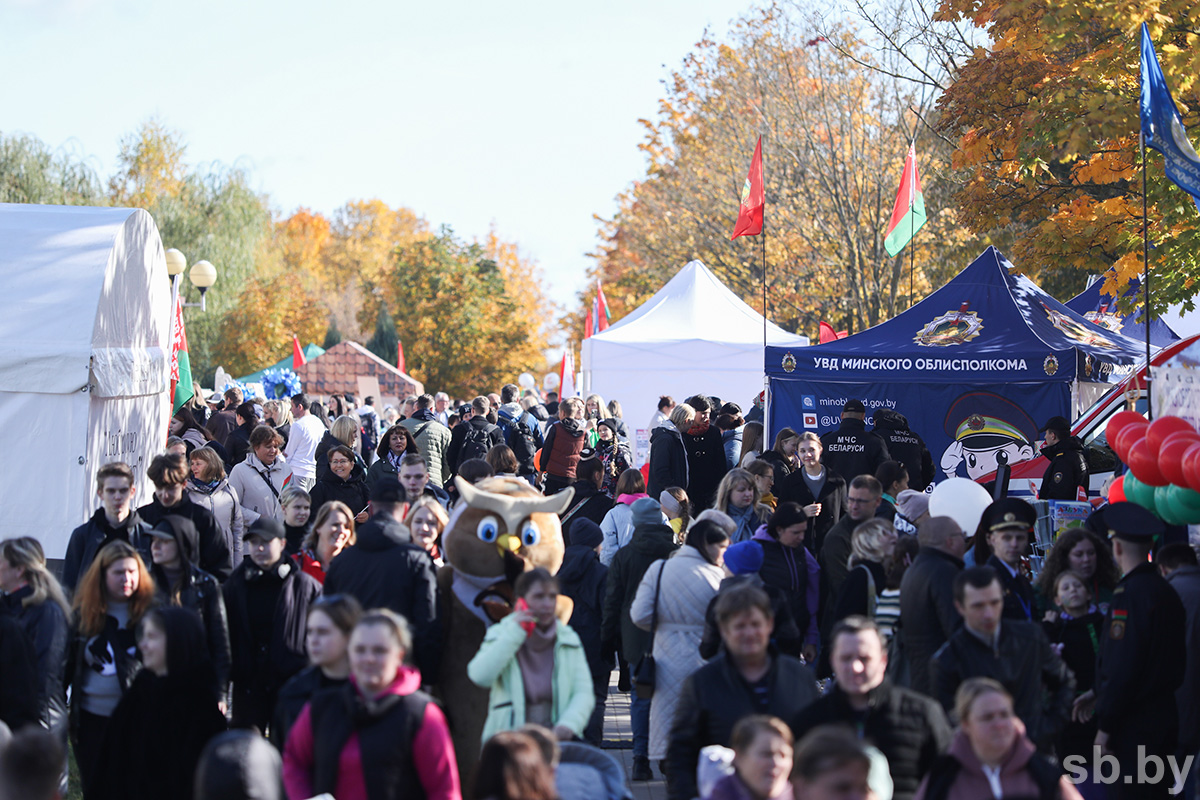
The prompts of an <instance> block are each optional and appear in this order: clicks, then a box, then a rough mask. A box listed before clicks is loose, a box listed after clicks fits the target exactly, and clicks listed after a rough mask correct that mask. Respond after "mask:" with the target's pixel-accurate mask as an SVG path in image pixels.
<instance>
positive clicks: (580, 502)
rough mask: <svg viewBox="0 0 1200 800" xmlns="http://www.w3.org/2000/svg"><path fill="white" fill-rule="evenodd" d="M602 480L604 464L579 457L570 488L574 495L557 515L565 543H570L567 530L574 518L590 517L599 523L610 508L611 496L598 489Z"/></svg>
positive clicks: (611, 504)
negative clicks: (565, 537) (565, 508)
mask: <svg viewBox="0 0 1200 800" xmlns="http://www.w3.org/2000/svg"><path fill="white" fill-rule="evenodd" d="M603 481H604V465H603V464H602V463H600V461H599V460H597V459H596V458H582V457H581V458H580V459H579V466H577V467H575V482H574V483H573V484H571V488H573V489H574V490H575V497H574V498H573V499H572V500H571V505H570V507H568V508H567V510H566V511H564V512H562V513H561V514H559V515H558V516H559V521H560V522H562V529H563V535H564V536H567V537H568V538H567V539H566V542H567V544H570V543H571V540H570V537H569V535H568V531H570V529H571V524H572V523H574V522H575V520H577V519H590V520H591V521H592V522H594V523H596V524H597V525H599V524H600V523H601V522H603V521H604V516H605V515H606V514H607V513H608V512H609V511H610V510H611V509H612V507H613V501H612V498H611V497H609V496H608V495H606V494H604V492H602V491H600V484H601V483H602V482H603Z"/></svg>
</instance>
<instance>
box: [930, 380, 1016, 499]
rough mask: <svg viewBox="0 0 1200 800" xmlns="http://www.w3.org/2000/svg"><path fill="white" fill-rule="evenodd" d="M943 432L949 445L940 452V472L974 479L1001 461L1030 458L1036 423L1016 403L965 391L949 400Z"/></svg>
mask: <svg viewBox="0 0 1200 800" xmlns="http://www.w3.org/2000/svg"><path fill="white" fill-rule="evenodd" d="M945 426H946V435H948V436H949V437H950V438H951V440H952V441H951V442H950V445H949V446H948V447H947V448H946V450H945V452H943V453H942V462H941V464H942V472H944V473H945V474H946V477H947V478H954V477H961V475H960V474H959V466H960V465H964V466H966V470H967V475H966V477H968V478H970V479H971V480H976V479H977V478H979V477H980V476H982V475H987V474H988V473H989V472H994V471H995V470H996V469H997V468H998V467H1000V466H1002V465H1004V464H1017V463H1019V462H1021V461H1028V460H1029V459H1031V458H1033V456H1034V451H1033V442H1034V441H1035V439H1036V436H1037V425H1035V424H1034V422H1033V420H1032V419H1030V418H1029V415H1028V414H1026V413H1025V411H1024V410H1022V408H1021V407H1020V406H1018V405H1017V404H1016V403H1014V402H1013V401H1011V400H1009V399H1008V398H1007V397H1001V396H1000V395H998V394H995V393H993V392H983V391H979V392H968V393H967V394H964V395H962V396H960V397H959V398H958V399H957V400H955V401H954V402H953V403H951V404H950V410H949V411H947V412H946V422H945Z"/></svg>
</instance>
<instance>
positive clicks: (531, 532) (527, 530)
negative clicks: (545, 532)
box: [521, 521, 542, 547]
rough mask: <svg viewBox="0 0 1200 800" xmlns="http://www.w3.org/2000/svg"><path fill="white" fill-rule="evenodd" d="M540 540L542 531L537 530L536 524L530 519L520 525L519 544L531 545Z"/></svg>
mask: <svg viewBox="0 0 1200 800" xmlns="http://www.w3.org/2000/svg"><path fill="white" fill-rule="evenodd" d="M541 540H542V532H541V531H539V530H538V526H537V525H536V524H534V523H533V522H532V521H530V522H526V523H525V524H524V525H522V526H521V544H523V545H525V546H526V547H533V546H534V545H536V544H537V543H538V542H540V541H541Z"/></svg>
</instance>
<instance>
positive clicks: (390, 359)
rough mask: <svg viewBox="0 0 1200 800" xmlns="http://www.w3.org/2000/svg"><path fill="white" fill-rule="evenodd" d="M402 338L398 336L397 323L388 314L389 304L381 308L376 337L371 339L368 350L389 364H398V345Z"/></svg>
mask: <svg viewBox="0 0 1200 800" xmlns="http://www.w3.org/2000/svg"><path fill="white" fill-rule="evenodd" d="M399 343H400V337H399V336H397V335H396V321H395V320H393V319H392V315H391V314H389V313H388V307H387V303H386V302H385V303H383V304H382V305H380V306H379V317H378V319H376V320H375V335H374V336H372V337H371V338H370V340H369V341H368V342H367V344H366V348H367V349H368V350H370V351H371V352H372V353H374V354H375V355H377V356H379V357H380V358H382V359H383V360H384V361H386V362H387V363H389V364H395V363H396V355H397V347H396V346H397V345H398V344H399Z"/></svg>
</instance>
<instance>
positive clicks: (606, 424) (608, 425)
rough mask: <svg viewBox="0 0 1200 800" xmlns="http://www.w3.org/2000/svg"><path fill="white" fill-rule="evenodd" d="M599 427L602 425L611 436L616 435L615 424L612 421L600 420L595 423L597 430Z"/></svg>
mask: <svg viewBox="0 0 1200 800" xmlns="http://www.w3.org/2000/svg"><path fill="white" fill-rule="evenodd" d="M601 425H603V426H604V427H606V428H608V429H609V430H610V431H612V434H613V436H616V435H617V423H616V422H615V421H614V420H611V419H602V420H600V421H599V422H597V423H596V427H597V428H599V427H600V426H601Z"/></svg>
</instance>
